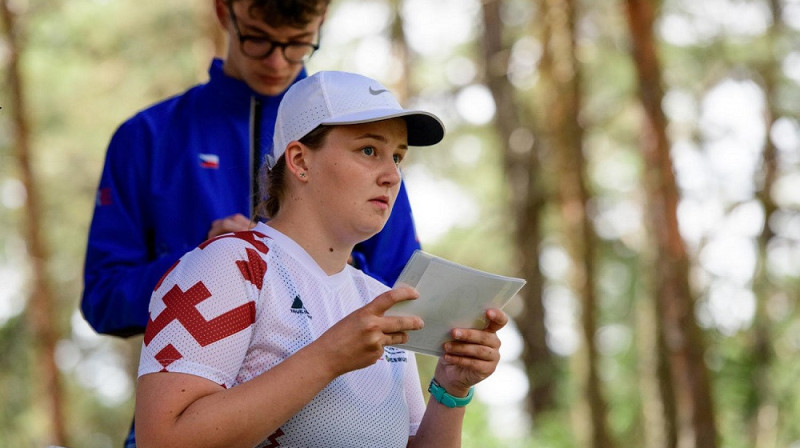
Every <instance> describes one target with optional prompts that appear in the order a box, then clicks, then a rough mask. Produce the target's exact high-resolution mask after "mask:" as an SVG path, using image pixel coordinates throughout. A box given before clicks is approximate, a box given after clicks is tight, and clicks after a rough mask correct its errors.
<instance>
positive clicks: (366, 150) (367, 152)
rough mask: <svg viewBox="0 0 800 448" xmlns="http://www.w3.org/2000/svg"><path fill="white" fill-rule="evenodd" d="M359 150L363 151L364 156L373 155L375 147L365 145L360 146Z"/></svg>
mask: <svg viewBox="0 0 800 448" xmlns="http://www.w3.org/2000/svg"><path fill="white" fill-rule="evenodd" d="M361 152H362V153H364V155H366V156H374V155H375V148H373V147H372V146H365V147H363V148H361Z"/></svg>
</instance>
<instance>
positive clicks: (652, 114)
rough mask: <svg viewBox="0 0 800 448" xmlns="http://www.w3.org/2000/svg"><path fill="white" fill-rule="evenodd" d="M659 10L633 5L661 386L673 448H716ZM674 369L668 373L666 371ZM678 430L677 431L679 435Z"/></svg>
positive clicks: (631, 1)
mask: <svg viewBox="0 0 800 448" xmlns="http://www.w3.org/2000/svg"><path fill="white" fill-rule="evenodd" d="M656 5H657V2H656V1H654V0H626V1H625V6H626V13H627V16H628V25H629V28H630V33H631V44H632V48H631V51H632V53H633V59H634V63H635V68H636V73H637V76H638V82H639V95H640V100H641V103H642V106H643V109H644V132H643V139H642V142H641V147H642V152H643V155H644V160H645V174H644V179H645V190H646V194H647V200H648V210H647V216H648V220H649V224H650V227H651V232H652V233H653V235H654V237H655V240H656V241H655V243H656V249H657V253H656V255H655V267H654V276H655V277H654V290H655V295H656V307H657V313H658V318H659V319H660V328H659V329H658V330H659V341H660V348H661V349H662V350H664V355H663V358H662V361H663V363H662V367H661V368H660V369H659V370H660V371H661V376H660V378H659V379H660V381H661V385H662V389H661V390H662V394H663V397H662V398H663V400H664V403H665V409H666V410H667V412H668V413H669V412H673V411H672V410H671V409H672V407H673V406H674V409H675V411H674V413H675V414H674V415H669V414H667V415H666V421H667V422H668V427H667V428H665V430H666V433H667V434H668V440H669V443H670V445H669V446H670V447H672V446H677V445H678V444H679V443H681V444H683V443H684V442H683V441H684V440H686V441H691V442H690V444H691V446H693V447H694V448H714V447H716V446H717V433H716V426H715V422H714V412H713V404H712V403H713V399H712V394H711V387H710V381H709V374H708V369H707V368H706V365H705V362H704V358H703V357H704V354H705V342H704V340H703V334H702V332H701V330H700V328H699V326H698V325H697V322H696V320H695V314H694V312H695V309H694V299H693V296H692V293H691V290H690V285H689V259H688V256H687V254H686V249H685V246H684V243H683V240H682V238H681V235H680V232H679V228H678V218H677V208H678V199H679V198H678V189H677V185H676V182H675V176H674V174H673V166H672V160H671V158H670V144H669V140H668V138H667V131H666V129H667V120H666V116H665V115H664V112H663V110H662V108H661V103H662V100H663V98H664V91H663V87H662V77H661V66H660V61H659V59H658V56H657V50H656V43H655V38H654V34H653V23H654V20H655V14H656V10H655V8H656ZM667 366H668V367H667ZM675 428H677V430H676V429H675Z"/></svg>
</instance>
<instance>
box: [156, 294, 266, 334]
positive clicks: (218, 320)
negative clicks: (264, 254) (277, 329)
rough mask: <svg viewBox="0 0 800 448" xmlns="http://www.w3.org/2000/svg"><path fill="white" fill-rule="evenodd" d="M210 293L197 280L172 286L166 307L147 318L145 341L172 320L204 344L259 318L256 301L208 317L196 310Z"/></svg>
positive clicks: (240, 329)
mask: <svg viewBox="0 0 800 448" xmlns="http://www.w3.org/2000/svg"><path fill="white" fill-rule="evenodd" d="M209 297H211V292H209V290H208V288H206V285H204V284H203V282H197V283H195V284H194V285H193V286H192V287H191V288H189V289H187V290H186V291H185V292H184V291H181V288H180V287H178V285H175V286H173V287H172V289H170V290H169V292H168V293H167V294H166V295H164V299H163V300H164V305H165V306H166V308H165V309H164V310H163V311H161V313H160V314H159V315H158V317H156V318H155V320H153V318H152V316H151V317H150V319H149V321H148V322H147V329H146V330H145V332H144V345H149V344H150V341H152V340H153V338H154V337H156V335H157V334H158V333H160V332H161V330H163V329H164V327H166V326H167V325H169V324H170V323H171V322H172V321H173V320H177V321H178V322H180V323H181V325H183V327H184V328H186V331H188V332H189V334H191V335H192V337H193V338H194V339H195V340H196V341H197V343H198V344H200V345H201V346H203V347H205V346H206V345H208V344H211V343H213V342H217V341H219V340H220V339H224V338H226V337H228V336H230V335H232V334H236V333H238V332H240V331H242V330H244V329H245V328H247V327H249V326H250V325H252V324H253V323H254V322H255V321H256V305H255V303H253V302H247V303H246V304H244V305H241V306H238V307H236V308H234V309H232V310H230V311H228V312H226V313H224V314H221V315H219V316H217V317H215V318H213V319H211V320H206V318H205V317H203V315H202V314H200V311H198V310H197V304H198V303H200V302H202V301H203V300H205V299H207V298H209Z"/></svg>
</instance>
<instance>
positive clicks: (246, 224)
mask: <svg viewBox="0 0 800 448" xmlns="http://www.w3.org/2000/svg"><path fill="white" fill-rule="evenodd" d="M255 225H256V224H255V223H254V222H252V221H250V220H249V219H247V218H246V217H245V216H244V215H243V214H241V213H237V214H235V215H231V216H227V217H225V218H222V219H215V220H214V222H212V223H211V230H209V231H208V237H207V239H211V238H214V237H215V236H220V235H222V234H223V233H230V232H242V231H245V230H250V229H252V228H253V227H255Z"/></svg>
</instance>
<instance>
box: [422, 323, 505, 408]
mask: <svg viewBox="0 0 800 448" xmlns="http://www.w3.org/2000/svg"><path fill="white" fill-rule="evenodd" d="M486 317H487V318H488V320H489V323H488V324H487V325H486V328H485V329H483V330H475V329H465V328H454V329H453V330H452V331H451V333H450V334H451V336H452V337H453V340H452V341H448V342H446V343H445V344H444V351H445V353H444V355H443V356H442V357H440V358H439V362H438V363H437V364H436V371H435V373H434V377H435V378H436V381H437V382H439V384H441V385H442V387H444V388H445V390H446V391H447V392H448V393H449V394H450V395H453V396H456V397H465V396H466V395H467V393H468V392H469V388H470V387H472V386H474V385H475V384H477V383H479V382H481V381H482V380H484V379H485V378H486V377H488V376H489V375H491V374H492V373H493V372H494V371H495V369H496V368H497V363H498V362H499V361H500V338H498V337H497V331H498V330H500V329H501V328H503V327H504V326H505V325H506V324H507V323H508V316H507V315H506V313H504V312H503V311H501V310H499V309H496V308H492V309H489V310H487V311H486Z"/></svg>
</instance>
